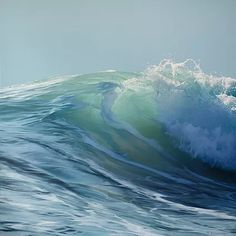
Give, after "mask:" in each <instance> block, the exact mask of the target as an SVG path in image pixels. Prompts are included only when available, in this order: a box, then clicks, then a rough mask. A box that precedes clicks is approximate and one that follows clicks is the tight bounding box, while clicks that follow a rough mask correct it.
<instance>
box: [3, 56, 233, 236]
mask: <svg viewBox="0 0 236 236" xmlns="http://www.w3.org/2000/svg"><path fill="white" fill-rule="evenodd" d="M0 183H1V185H0V235H3V236H5V235H11V236H12V235H17V236H26V235H27V236H28V235H31V236H35V235H128V236H131V235H145V236H146V235H147V236H148V235H235V234H236V79H234V78H230V77H224V76H216V75H208V74H206V73H204V72H203V71H202V70H201V68H200V67H199V65H198V64H197V63H196V62H194V61H193V60H187V61H185V62H182V63H175V62H173V61H171V60H163V61H162V62H161V63H160V64H159V65H154V66H151V67H149V68H147V69H146V70H145V71H143V72H139V73H127V72H119V71H112V70H109V71H104V72H98V73H94V74H86V75H77V76H63V77H57V78H53V79H50V80H44V81H43V80H42V81H35V82H32V83H29V84H24V85H16V86H11V87H5V88H2V89H1V90H0Z"/></svg>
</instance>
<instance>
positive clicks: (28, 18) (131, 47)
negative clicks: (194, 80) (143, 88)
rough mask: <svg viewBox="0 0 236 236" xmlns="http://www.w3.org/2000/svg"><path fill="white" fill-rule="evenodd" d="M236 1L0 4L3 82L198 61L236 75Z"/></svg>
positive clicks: (29, 0)
mask: <svg viewBox="0 0 236 236" xmlns="http://www.w3.org/2000/svg"><path fill="white" fill-rule="evenodd" d="M235 24H236V1H235V0H0V30H1V31H0V32H1V35H0V70H1V85H10V84H14V83H23V82H27V81H32V80H38V79H45V78H48V77H52V76H57V75H67V74H83V73H90V72H96V71H102V70H106V69H116V70H121V71H143V70H144V69H145V68H146V67H147V66H148V65H151V64H158V63H159V62H160V61H161V60H162V59H164V58H173V59H175V60H177V61H183V60H185V59H187V58H193V59H195V60H197V61H200V64H201V67H202V68H203V69H204V70H205V71H206V72H209V73H214V72H216V73H217V74H220V75H227V76H233V77H236V26H235Z"/></svg>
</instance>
